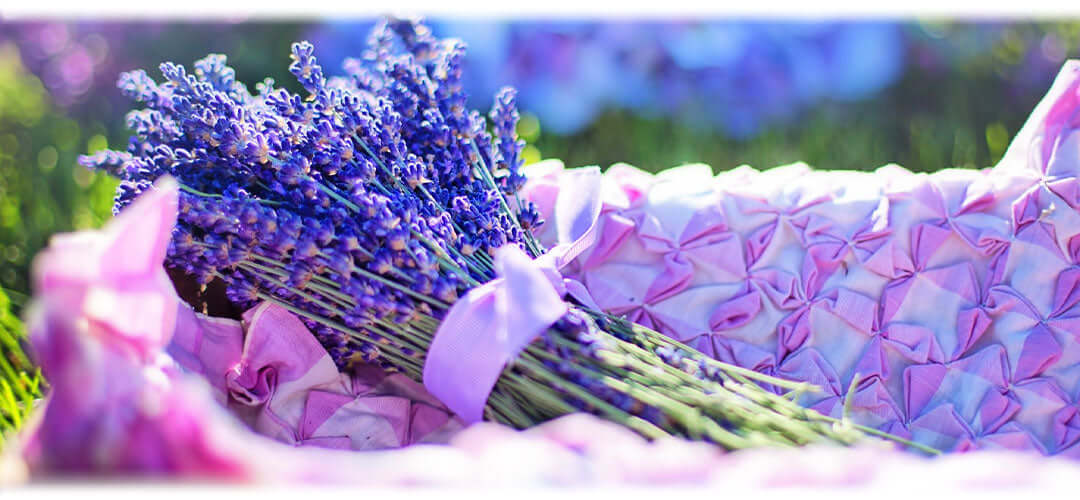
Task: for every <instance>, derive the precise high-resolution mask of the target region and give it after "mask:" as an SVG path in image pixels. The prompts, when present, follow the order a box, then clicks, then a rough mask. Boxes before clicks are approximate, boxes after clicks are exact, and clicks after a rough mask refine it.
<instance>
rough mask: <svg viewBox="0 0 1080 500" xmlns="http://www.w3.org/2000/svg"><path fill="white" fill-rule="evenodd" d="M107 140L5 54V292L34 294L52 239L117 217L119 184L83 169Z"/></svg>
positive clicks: (1, 75) (1, 141)
mask: <svg viewBox="0 0 1080 500" xmlns="http://www.w3.org/2000/svg"><path fill="white" fill-rule="evenodd" d="M104 134H105V130H104V128H103V126H100V125H99V126H92V125H89V126H88V125H85V124H80V123H79V122H78V121H76V120H74V119H72V118H68V117H66V116H64V115H63V114H61V113H60V112H58V111H57V109H56V108H54V107H53V105H52V103H51V101H50V99H49V95H48V94H47V93H46V92H45V90H44V88H43V87H42V85H41V82H40V81H39V80H38V79H37V78H36V77H35V76H33V75H31V74H29V73H27V72H26V71H24V70H23V68H22V65H21V64H20V62H19V58H18V56H17V54H16V53H15V52H14V48H13V47H12V46H11V45H5V46H2V47H0V286H3V287H5V288H10V289H13V290H17V291H19V292H23V293H26V292H27V291H28V290H29V283H28V271H29V265H30V262H31V259H32V258H33V255H34V254H35V253H36V252H37V251H38V250H39V249H41V248H42V247H43V246H44V245H45V244H46V242H47V241H48V238H49V236H50V235H52V234H53V233H55V232H58V231H70V230H72V229H79V228H87V227H96V226H100V225H101V224H102V223H103V222H104V221H105V219H106V218H108V217H109V215H110V208H111V204H112V203H111V199H112V191H113V189H114V187H115V185H116V182H115V181H114V180H113V179H110V178H107V177H106V176H104V175H98V174H94V173H91V172H90V171H88V170H87V169H85V168H82V167H80V166H78V165H76V162H75V160H76V157H77V156H78V155H79V154H82V153H85V152H87V151H91V150H97V149H101V148H104V147H105V146H106V141H107V140H106V139H105V136H104Z"/></svg>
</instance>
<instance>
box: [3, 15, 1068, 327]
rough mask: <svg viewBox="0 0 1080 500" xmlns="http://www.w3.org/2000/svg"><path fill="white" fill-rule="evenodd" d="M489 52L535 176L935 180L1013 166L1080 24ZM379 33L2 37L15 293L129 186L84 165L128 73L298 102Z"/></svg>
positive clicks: (462, 31) (483, 55)
mask: <svg viewBox="0 0 1080 500" xmlns="http://www.w3.org/2000/svg"><path fill="white" fill-rule="evenodd" d="M431 24H432V26H433V30H434V31H435V32H436V34H438V35H440V36H455V37H460V38H462V39H464V40H465V41H466V42H467V43H468V45H469V52H468V57H467V68H466V75H467V79H468V85H469V87H468V88H469V91H470V94H471V99H472V103H471V105H472V107H474V108H477V109H480V110H482V111H485V112H486V111H487V109H488V108H489V107H490V104H491V96H492V95H493V94H494V92H495V91H496V89H497V88H499V87H500V86H502V85H514V86H516V87H518V88H519V89H520V96H519V106H520V108H521V109H522V112H523V113H522V116H523V118H522V121H521V123H520V126H519V133H520V134H521V135H522V137H524V138H525V139H526V140H527V141H528V142H529V144H530V146H529V147H528V149H527V151H526V158H527V160H528V161H536V160H539V159H542V158H561V159H563V160H564V161H565V162H566V164H567V165H570V166H580V165H601V166H608V165H610V164H612V163H615V162H627V163H630V164H633V165H636V166H639V167H641V168H644V169H647V170H652V171H657V170H661V169H664V168H667V167H671V166H675V165H679V164H682V163H686V162H699V161H700V162H705V163H709V164H711V165H712V166H713V168H714V169H716V170H721V169H728V168H732V167H736V166H738V165H741V164H750V165H753V166H755V167H758V168H767V167H771V166H776V165H781V164H785V163H790V162H793V161H798V160H803V161H806V162H807V163H810V164H811V165H813V166H815V167H818V168H828V169H864V170H865V169H873V168H876V167H878V166H881V165H884V164H887V163H893V162H895V163H899V164H901V165H904V166H906V167H908V168H910V169H912V170H916V171H932V170H937V169H940V168H944V167H951V166H958V167H967V168H982V167H986V166H990V165H993V164H994V163H995V162H996V161H997V160H998V158H1000V156H1001V155H1002V153H1003V152H1004V150H1005V148H1006V146H1007V145H1008V142H1009V139H1010V137H1011V136H1012V135H1013V134H1015V133H1016V132H1017V130H1018V129H1019V127H1020V126H1021V124H1022V123H1023V120H1024V119H1025V117H1026V116H1027V114H1028V113H1029V112H1030V111H1031V109H1032V108H1033V107H1034V105H1035V103H1036V102H1037V100H1038V99H1039V97H1041V95H1042V94H1043V93H1044V92H1045V91H1046V90H1047V89H1048V88H1049V85H1050V83H1051V81H1052V80H1053V77H1054V75H1055V74H1056V73H1057V71H1058V69H1059V68H1060V66H1061V64H1062V63H1063V62H1064V61H1065V59H1067V58H1069V57H1077V55H1078V51H1080V22H1054V23H1029V22H1015V21H1009V22H995V23H954V22H940V21H933V22H923V21H917V20H906V21H898V22H883V21H873V22H871V21H850V22H814V23H807V22H797V21H792V22H781V21H768V22H765V21H754V22H741V21H732V20H723V21H710V20H678V19H670V20H648V21H641V22H592V21H580V22H576V21H575V22H571V21H566V20H559V21H542V20H529V21H512V22H507V21H499V20H483V19H470V20H461V19H457V20H442V19H434V20H431ZM372 25H373V22H372V21H369V20H351V21H348V22H340V21H334V22H303V23H299V22H297V23H293V22H290V23H284V22H276V23H268V22H258V23H253V22H239V21H237V22H214V23H195V24H192V23H173V22H138V23H131V22H125V23H119V22H108V23H106V22H74V21H73V22H58V21H49V22H24V21H19V22H11V21H7V22H5V21H3V20H0V287H2V288H3V289H7V290H8V292H9V295H10V296H11V300H12V302H13V303H14V305H15V307H16V308H18V307H19V306H20V305H21V304H22V303H24V302H25V300H26V298H27V295H28V294H29V284H28V282H27V275H28V269H29V264H30V261H31V258H32V256H33V255H34V254H35V253H36V252H37V251H38V250H39V249H40V248H41V247H42V246H43V245H45V243H46V242H47V239H48V237H49V235H51V234H53V233H55V232H59V231H70V230H72V229H79V228H86V227H95V226H99V225H101V224H102V223H103V222H104V221H105V220H106V219H107V218H108V217H109V216H110V208H111V202H112V200H111V198H112V190H113V187H114V183H113V181H112V180H111V179H108V178H105V177H103V176H99V175H92V174H91V173H90V172H88V171H87V170H85V169H83V168H81V167H78V166H77V165H76V164H75V159H76V157H77V156H78V155H79V154H85V153H90V152H94V151H97V150H99V149H102V148H105V147H107V146H112V147H114V148H121V149H122V148H123V147H124V144H125V143H126V141H127V136H128V132H127V130H126V128H125V125H124V121H125V120H124V115H125V114H126V112H127V111H128V110H129V109H130V103H128V102H126V100H125V99H124V98H123V97H121V96H120V94H119V92H118V91H117V90H116V88H115V82H116V80H117V76H118V74H119V73H120V72H122V71H127V70H131V69H135V68H147V69H148V70H150V72H151V74H152V75H153V76H155V77H160V73H159V72H158V71H157V70H156V68H157V65H158V64H159V63H160V62H162V61H166V60H171V61H175V62H178V63H182V64H186V65H190V64H191V63H192V62H193V61H194V60H196V59H198V58H200V57H202V56H204V55H206V54H207V53H211V52H217V53H224V54H227V55H228V59H229V63H230V64H231V65H232V66H233V67H234V68H235V69H236V72H237V77H238V79H239V80H240V81H243V82H246V83H247V84H248V85H249V88H252V87H253V85H254V83H255V82H258V81H261V80H262V79H263V78H264V77H267V76H269V77H272V78H274V79H275V80H277V82H278V83H279V84H284V85H285V86H290V85H292V86H293V87H294V88H298V87H297V86H295V85H293V82H292V78H291V76H290V75H289V74H288V71H287V67H288V64H289V58H288V49H289V44H290V43H291V42H293V41H296V40H301V39H307V40H310V41H311V42H313V43H314V44H315V48H316V54H317V55H318V57H319V60H320V62H321V63H322V64H323V66H324V68H325V70H326V72H327V73H329V74H337V73H340V65H341V63H342V62H343V61H344V60H345V59H346V58H347V57H350V56H356V55H359V53H360V51H361V50H362V47H363V44H364V42H365V40H366V37H367V34H368V31H369V29H370V28H371V26H372Z"/></svg>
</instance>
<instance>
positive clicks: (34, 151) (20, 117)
mask: <svg viewBox="0 0 1080 500" xmlns="http://www.w3.org/2000/svg"><path fill="white" fill-rule="evenodd" d="M40 24H41V23H37V24H34V23H27V24H23V25H17V24H9V25H0V27H2V28H3V31H4V32H5V33H10V32H13V31H16V30H18V29H20V28H23V29H29V27H37V26H38V25H40ZM298 26H299V25H298V24H296V23H260V24H243V25H230V24H221V23H218V24H206V23H199V24H193V23H152V24H131V23H97V24H95V25H94V26H93V28H92V30H91V28H87V27H80V28H79V29H81V30H83V31H87V32H88V33H89V34H86V33H81V32H78V30H77V29H76V28H71V30H69V31H72V32H74V33H69V34H68V35H67V36H68V38H69V39H70V40H69V42H67V43H68V44H70V45H77V44H78V43H89V42H86V40H88V39H89V40H91V41H95V42H96V43H98V44H101V43H102V41H104V42H105V46H106V47H111V48H107V49H106V52H107V53H108V54H109V56H107V57H105V58H104V59H103V60H102V61H101V64H100V65H99V66H100V68H99V67H95V70H94V71H95V72H97V73H96V74H97V76H98V78H95V79H94V80H93V81H92V82H91V83H90V84H89V85H90V87H89V88H90V90H89V91H88V92H87V94H86V95H84V96H83V97H82V98H81V99H78V100H72V99H71V98H70V96H71V95H72V92H70V91H67V92H66V93H65V94H64V95H65V96H68V98H69V99H68V100H71V102H70V103H69V104H68V105H67V106H65V107H61V106H58V105H57V103H56V102H54V99H52V97H51V95H50V93H49V92H48V91H47V89H46V87H45V86H44V85H43V84H42V81H41V80H40V79H39V78H38V77H37V76H35V74H33V73H32V72H30V71H28V70H27V68H26V67H25V65H24V64H23V61H22V58H21V57H20V54H21V52H20V50H19V49H20V47H19V46H17V45H16V44H15V43H14V41H15V40H19V38H18V37H16V36H14V35H11V36H8V37H7V40H8V41H7V42H3V41H0V286H3V287H6V288H8V289H11V290H15V291H18V292H21V293H29V292H30V283H29V281H28V279H29V278H28V276H29V269H30V263H31V261H32V258H33V256H34V255H35V254H36V253H37V252H38V251H39V250H40V249H41V248H42V247H44V246H45V244H46V243H47V242H48V238H49V236H50V235H52V234H54V233H57V232H65V231H72V230H77V229H86V228H93V227H99V226H100V225H101V224H103V223H104V221H105V220H106V219H107V218H108V217H110V216H111V207H112V195H113V190H114V189H115V186H116V181H115V180H113V179H111V178H109V177H107V176H105V175H100V174H96V173H92V172H90V171H89V170H87V169H85V168H83V167H80V166H78V165H77V164H76V158H77V157H78V155H80V154H86V153H92V152H94V151H97V150H100V149H104V148H106V147H108V146H110V145H111V146H112V147H113V148H119V149H123V144H125V143H126V142H127V137H128V135H129V132H128V130H127V128H126V126H125V120H124V114H125V113H126V112H127V110H128V109H131V103H130V102H129V101H128V100H127V99H126V98H124V97H123V96H121V95H120V92H119V90H117V89H116V86H115V82H116V80H117V77H118V75H119V72H121V71H128V70H132V69H137V68H146V69H147V71H148V72H150V73H151V74H158V70H157V66H158V64H160V63H161V62H162V61H166V60H174V61H178V62H183V63H185V64H190V63H191V62H193V61H194V60H196V59H198V58H201V57H203V56H205V55H206V54H208V53H212V52H219V53H225V54H228V55H229V56H230V57H229V63H230V65H232V66H233V67H234V68H235V69H236V72H237V77H238V79H240V80H241V81H248V82H251V81H258V80H261V79H262V78H264V77H267V76H270V77H273V78H276V79H278V80H279V81H280V82H282V85H281V86H284V87H290V86H295V85H296V84H294V83H293V81H294V79H293V78H292V76H291V75H290V74H289V73H288V61H289V58H288V51H289V44H291V43H292V42H293V41H294V40H293V37H294V36H295V34H296V33H297V32H298V29H299V28H298ZM133 34H134V35H133ZM80 35H85V36H80ZM122 42H123V43H125V44H126V45H124V46H122V51H121V50H120V49H121V47H118V46H116V44H119V43H122ZM108 43H112V44H113V45H108ZM21 48H22V52H26V51H27V49H28V47H21ZM24 57H25V56H24Z"/></svg>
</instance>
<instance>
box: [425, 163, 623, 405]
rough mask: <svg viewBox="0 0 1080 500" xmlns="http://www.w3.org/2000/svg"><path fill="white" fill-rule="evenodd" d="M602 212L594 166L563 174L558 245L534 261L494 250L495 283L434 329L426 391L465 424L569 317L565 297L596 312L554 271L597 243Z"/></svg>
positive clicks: (510, 249) (508, 249)
mask: <svg viewBox="0 0 1080 500" xmlns="http://www.w3.org/2000/svg"><path fill="white" fill-rule="evenodd" d="M568 174H569V172H568ZM600 206H601V205H600V170H599V169H598V168H596V167H590V168H585V169H580V170H576V171H574V173H573V174H572V175H563V176H562V179H560V189H559V195H558V199H557V200H556V202H555V212H554V219H555V220H554V221H553V222H554V223H555V224H556V234H557V235H558V244H557V245H556V246H555V247H554V248H552V249H551V250H550V251H548V252H546V253H545V254H544V255H542V256H540V257H539V258H537V259H536V260H533V259H531V258H529V256H528V255H526V254H525V252H523V251H522V250H521V249H520V248H518V247H517V246H516V245H507V246H504V247H502V248H500V249H499V250H498V251H496V253H495V272H496V273H497V274H498V276H499V277H498V278H496V279H494V280H492V281H490V282H488V283H485V284H483V285H481V286H479V287H476V288H474V289H472V290H470V291H469V292H468V293H466V294H465V295H464V296H463V297H461V298H460V299H458V301H457V302H456V303H454V305H453V307H451V308H450V310H449V311H448V312H447V314H446V318H444V319H443V320H442V322H441V323H440V324H439V329H438V330H437V331H436V332H435V338H434V339H433V340H432V343H431V347H430V348H429V349H428V353H427V358H426V361H425V362H424V386H425V387H426V388H427V390H428V392H430V393H431V394H432V395H434V396H435V397H437V398H439V400H441V401H442V402H443V403H444V404H445V405H446V406H447V407H448V408H450V409H451V410H453V411H454V413H457V415H458V416H459V417H461V419H462V420H464V421H465V422H466V423H473V422H478V421H480V420H482V419H483V415H484V406H486V405H487V399H488V396H489V395H490V394H491V390H492V389H493V388H494V387H495V382H496V381H497V380H498V379H499V375H500V374H501V373H502V371H503V368H504V367H505V366H506V364H507V363H508V362H510V361H511V360H512V359H514V358H515V357H517V355H518V354H519V353H520V352H521V351H522V350H523V349H524V348H525V347H526V346H528V345H529V343H531V342H532V341H533V340H534V339H535V338H536V337H537V336H538V335H540V334H541V333H542V332H543V331H544V330H546V329H547V328H548V327H550V326H551V325H552V324H554V323H555V322H556V321H558V319H559V318H561V317H562V316H563V315H564V314H566V313H567V311H569V306H568V305H567V304H566V302H565V301H563V299H562V298H563V296H565V295H567V294H569V295H571V296H572V297H574V298H575V299H577V300H579V301H581V302H582V303H584V304H585V305H587V306H589V307H595V302H594V301H593V300H592V298H591V297H589V294H588V291H587V290H586V289H585V287H584V285H582V284H581V283H579V282H577V281H575V280H569V279H564V278H563V277H562V274H561V272H560V270H561V269H562V268H563V267H564V266H565V265H566V264H568V263H569V262H571V261H573V260H574V259H575V258H576V257H577V256H578V255H580V254H581V253H582V252H584V251H585V250H586V249H588V248H590V247H592V246H593V245H595V244H596V239H597V238H596V230H595V229H596V221H597V219H598V218H599V216H600Z"/></svg>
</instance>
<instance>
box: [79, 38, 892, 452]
mask: <svg viewBox="0 0 1080 500" xmlns="http://www.w3.org/2000/svg"><path fill="white" fill-rule="evenodd" d="M464 50H465V49H464V46H463V44H462V43H461V42H459V41H455V40H439V39H436V38H434V37H433V36H432V35H431V33H430V31H429V30H428V29H427V28H426V27H425V26H423V25H422V24H419V23H417V22H414V21H399V20H391V21H384V22H381V23H380V24H379V26H378V27H377V28H376V29H375V30H374V31H373V33H372V35H371V37H370V42H369V44H368V47H367V49H366V50H365V51H364V52H363V54H362V56H361V57H360V58H358V59H353V60H350V61H349V62H348V63H347V64H346V68H347V72H348V75H347V77H340V78H329V79H327V78H325V77H324V75H323V72H322V69H321V68H320V66H319V65H318V64H317V63H316V60H315V57H314V56H313V47H312V46H311V45H310V44H308V43H306V42H302V43H297V44H294V45H293V50H292V59H293V63H292V65H291V66H290V68H289V69H290V71H291V72H292V74H294V75H295V76H296V77H297V79H298V81H299V83H300V85H301V86H302V87H303V89H304V92H305V94H306V95H297V94H294V93H291V92H289V91H287V90H285V89H282V88H278V87H276V86H275V82H273V81H272V80H264V81H263V82H261V83H259V84H258V85H256V91H257V93H256V94H251V93H249V92H248V90H247V89H246V88H245V86H244V85H242V84H241V83H239V82H237V81H236V79H235V74H234V72H233V70H232V69H230V68H229V67H228V66H226V61H225V57H224V56H221V55H211V56H208V57H207V58H205V59H203V60H200V61H198V62H196V63H195V71H194V74H189V73H188V72H187V70H185V68H184V67H182V66H179V65H176V64H173V63H164V64H162V65H161V71H162V73H163V74H164V76H165V78H166V81H165V82H164V83H161V84H158V83H156V82H155V81H153V80H152V79H151V78H150V77H149V76H148V75H147V74H146V73H145V72H143V71H134V72H130V73H126V74H124V75H122V76H121V79H120V87H121V89H122V91H123V92H124V93H125V94H126V95H128V96H130V97H132V98H133V99H135V100H136V101H137V102H139V103H141V104H143V105H144V106H145V109H141V110H136V111H132V112H131V113H130V114H129V115H128V124H129V126H130V127H131V128H132V129H133V130H134V132H135V135H134V137H133V138H132V139H131V141H130V144H129V146H128V149H127V151H126V152H119V151H104V152H101V153H98V154H95V155H93V156H90V157H84V158H83V159H82V162H83V163H84V164H85V165H86V166H88V167H91V168H95V169H102V170H105V171H108V172H110V173H111V174H113V175H115V176H117V177H119V178H120V179H121V181H122V182H121V184H120V186H119V188H118V191H117V196H116V209H117V210H122V209H124V207H126V206H127V205H128V204H129V203H130V202H131V201H132V200H133V199H134V198H136V197H137V196H138V195H139V194H140V193H142V192H144V191H147V190H151V189H154V188H153V183H154V181H155V180H157V179H158V178H161V177H164V176H171V177H173V178H175V179H176V180H177V181H178V182H179V183H180V185H181V190H182V191H181V196H180V201H179V203H180V217H179V222H178V224H177V227H176V229H175V230H174V234H173V238H172V240H171V242H170V246H169V248H168V257H167V265H169V266H171V267H175V268H180V269H182V270H184V271H185V272H187V273H188V274H190V275H192V276H194V277H195V278H197V280H198V281H199V282H200V283H203V284H206V283H210V282H211V281H214V280H221V281H222V282H224V283H225V284H226V286H227V295H228V298H229V300H230V301H232V302H233V303H235V304H237V305H239V306H241V307H247V306H251V305H254V304H255V303H257V302H261V301H267V302H272V303H275V304H278V305H280V306H281V307H284V308H286V309H288V310H289V311H292V312H293V313H295V314H296V315H297V316H298V317H300V318H302V319H303V320H304V321H305V322H306V324H307V326H308V327H309V328H310V329H311V331H312V332H313V333H314V334H315V335H316V336H317V338H318V339H319V341H320V342H321V343H322V344H323V345H324V346H325V347H326V348H327V350H328V351H329V352H330V353H331V355H332V357H333V359H334V360H335V362H336V363H338V365H339V366H341V367H343V368H347V367H349V366H350V365H352V364H357V363H370V362H379V363H382V364H383V365H385V366H387V367H390V368H393V369H396V370H399V371H401V372H403V373H405V374H407V375H408V376H410V377H412V378H414V379H416V380H418V381H423V382H424V384H425V386H426V387H427V388H428V389H429V390H430V391H431V392H432V393H433V394H434V395H436V396H438V397H439V398H440V399H442V400H443V401H444V402H445V403H446V404H447V405H448V406H449V407H450V408H451V409H452V410H454V411H455V412H456V413H458V415H459V416H461V417H462V418H463V419H464V420H465V421H467V422H473V421H478V420H482V419H485V418H486V419H489V420H494V421H498V422H502V423H505V424H508V425H511V426H514V427H518V428H525V427H530V426H533V425H536V424H538V423H540V422H544V421H547V420H550V419H552V418H555V417H557V416H560V415H564V414H567V413H572V412H576V411H586V412H589V413H593V414H596V415H598V416H601V417H603V418H605V419H608V420H611V421H614V422H617V423H619V424H622V425H624V426H627V427H629V428H631V429H633V430H635V431H637V432H639V433H641V434H642V435H644V436H646V437H661V436H667V435H677V436H684V437H687V438H691V439H699V440H705V441H709V442H713V443H716V444H718V445H720V446H723V447H725V448H729V449H736V448H744V447H749V446H756V445H765V444H773V445H802V444H806V443H812V442H821V441H826V442H836V443H843V444H849V443H853V442H856V441H859V440H861V439H863V438H865V437H866V435H867V433H877V434H880V433H879V432H877V431H875V430H873V429H869V428H861V427H858V426H854V425H852V424H851V423H850V422H847V421H844V420H843V419H835V418H830V417H826V416H823V415H821V414H818V413H816V412H813V411H810V410H807V409H804V408H801V407H799V406H798V405H796V404H795V403H794V402H793V398H792V395H796V394H799V393H801V392H804V391H807V390H810V389H811V387H810V386H808V385H807V384H803V383H793V382H789V381H785V380H781V379H777V378H773V377H769V376H766V375H762V374H759V373H756V372H753V371H750V370H746V369H742V368H739V367H736V366H733V365H728V364H724V363H721V362H718V361H715V360H712V359H710V358H709V357H708V356H705V355H703V354H701V353H700V352H698V351H696V350H694V349H691V348H689V347H687V346H685V345H682V344H680V343H678V342H676V341H673V340H671V339H668V338H667V337H665V336H663V335H661V334H659V333H656V332H654V331H651V330H649V329H646V328H643V327H641V326H638V325H634V324H632V323H630V322H628V321H626V320H624V319H621V318H618V317H614V316H611V315H608V314H606V313H603V312H601V311H600V310H599V308H598V307H595V303H593V302H592V301H591V299H590V298H589V297H588V292H587V291H586V290H584V288H583V287H581V286H580V283H577V282H573V281H570V280H564V279H563V278H562V277H561V275H560V273H559V268H560V267H561V265H562V264H563V263H565V262H568V261H570V260H572V259H573V257H574V256H575V255H576V254H577V253H579V252H580V251H581V250H582V249H583V248H585V247H587V246H588V245H590V244H592V243H594V240H595V238H596V236H594V234H595V233H594V232H593V231H592V228H593V225H594V223H595V220H596V218H597V217H598V213H599V204H598V203H599V201H598V198H599V197H598V196H596V195H595V194H596V193H595V189H597V188H598V186H599V183H598V171H596V170H595V169H593V170H585V171H583V173H582V174H581V175H579V176H577V177H575V178H573V179H571V180H570V183H569V184H568V186H567V187H566V189H565V191H566V192H568V193H569V194H568V195H566V196H564V197H563V198H562V201H560V206H559V207H558V208H557V210H556V212H557V213H556V215H555V217H553V218H554V219H555V220H554V221H551V222H549V223H554V224H555V225H556V226H557V229H558V233H559V235H560V237H559V245H557V246H556V247H555V248H552V249H550V250H547V251H545V249H544V248H542V247H541V245H540V244H539V243H537V241H536V240H535V239H534V237H533V236H532V232H531V231H532V230H533V229H535V228H537V227H538V226H539V225H541V224H543V223H544V222H543V221H541V220H540V217H539V215H538V211H537V210H536V208H535V207H534V206H533V205H532V204H531V203H529V202H526V201H525V200H522V199H520V198H519V197H518V196H517V192H518V190H519V189H520V188H521V187H522V185H523V184H524V181H525V178H524V176H523V175H522V173H521V170H520V166H521V160H520V157H519V153H520V151H521V149H522V147H523V143H522V142H521V141H519V140H518V138H517V137H516V135H515V124H516V121H517V118H518V115H517V111H516V109H515V100H514V95H515V94H514V91H513V90H511V89H504V90H502V91H501V92H499V94H498V95H497V96H496V103H495V106H494V109H493V110H492V111H491V113H490V118H491V122H492V123H491V125H492V128H491V132H489V131H488V129H487V123H486V121H485V119H484V118H483V117H482V116H481V115H480V114H479V113H478V112H476V111H470V110H467V109H466V107H465V102H466V95H465V93H464V91H463V86H462V83H461V81H462V71H461V62H462V58H463V56H464V53H465V52H464ZM564 297H566V298H565V299H564Z"/></svg>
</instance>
